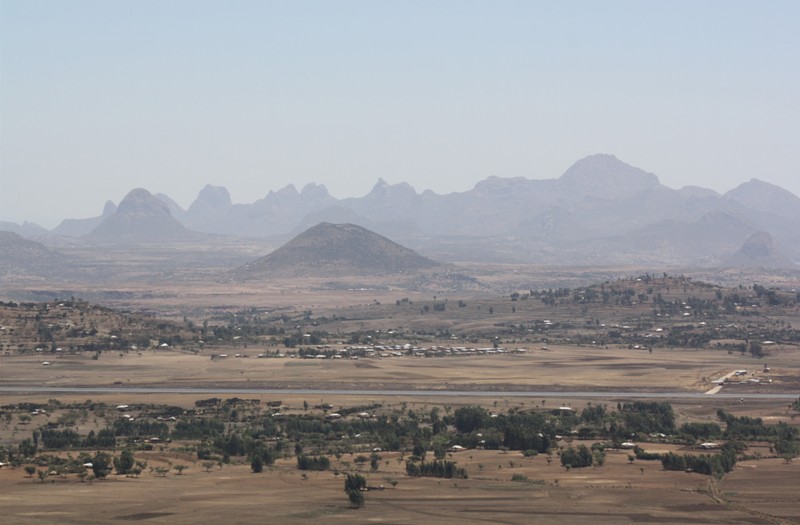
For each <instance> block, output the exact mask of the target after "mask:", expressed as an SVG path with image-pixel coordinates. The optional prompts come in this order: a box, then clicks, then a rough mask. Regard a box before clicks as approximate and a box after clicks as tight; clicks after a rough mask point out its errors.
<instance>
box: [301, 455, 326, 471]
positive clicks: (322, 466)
mask: <svg viewBox="0 0 800 525" xmlns="http://www.w3.org/2000/svg"><path fill="white" fill-rule="evenodd" d="M297 468H298V469H300V470H328V469H329V468H331V460H329V459H328V457H327V456H307V455H305V454H300V455H299V456H297Z"/></svg>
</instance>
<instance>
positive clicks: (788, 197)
mask: <svg viewBox="0 0 800 525" xmlns="http://www.w3.org/2000/svg"><path fill="white" fill-rule="evenodd" d="M322 222H328V223H351V224H355V225H359V226H362V227H364V228H366V229H368V230H371V231H374V232H376V233H379V234H380V235H383V236H386V237H388V238H390V239H392V240H393V241H395V242H399V243H401V244H403V245H405V246H407V247H409V248H412V249H414V250H416V251H417V252H420V253H421V254H423V255H425V256H429V257H431V258H433V259H436V260H438V261H442V262H459V261H463V262H508V263H535V264H567V265H586V264H592V265H598V264H647V265H667V266H676V265H694V266H707V267H713V266H749V265H752V266H759V267H780V268H793V267H795V262H796V261H800V198H798V197H797V196H795V195H793V194H792V193H790V192H788V191H786V190H784V189H782V188H780V187H778V186H774V185H772V184H769V183H766V182H762V181H759V180H757V179H752V180H750V181H749V182H746V183H744V184H742V185H740V186H739V187H737V188H735V189H733V190H731V191H729V192H727V193H725V194H724V195H721V194H719V193H717V192H715V191H713V190H709V189H704V188H700V187H684V188H681V189H678V190H674V189H670V188H667V187H665V186H663V185H661V184H660V183H659V180H658V178H657V177H656V175H654V174H652V173H648V172H646V171H643V170H641V169H639V168H636V167H633V166H630V165H627V164H625V163H624V162H622V161H620V160H618V159H617V158H616V157H614V156H612V155H593V156H590V157H586V158H584V159H581V160H579V161H578V162H576V163H575V164H574V165H573V166H571V167H570V168H569V169H568V170H567V171H566V172H565V173H564V174H563V175H562V176H561V177H559V178H556V179H544V180H531V179H526V178H522V177H517V178H500V177H489V178H487V179H486V180H484V181H482V182H480V183H478V184H477V185H476V186H475V188H473V189H472V190H469V191H465V192H461V193H451V194H446V195H440V194H436V193H433V192H432V191H424V192H422V193H418V192H417V191H416V190H415V189H414V188H412V187H411V186H410V185H408V184H406V183H400V184H394V185H390V184H388V183H387V182H385V181H383V180H382V179H381V180H379V181H378V183H377V184H376V185H375V186H374V188H373V189H372V191H370V192H369V193H368V194H367V195H365V196H363V197H358V198H352V197H351V198H344V199H336V198H334V197H333V196H331V195H330V194H329V193H328V191H327V189H326V188H325V187H324V186H321V185H317V184H308V185H306V186H304V187H303V188H302V189H301V190H300V191H297V189H296V188H295V187H294V186H292V185H290V186H287V187H285V188H283V189H281V190H279V191H274V192H273V191H271V192H270V193H269V194H268V195H267V196H265V197H264V198H262V199H259V200H257V201H255V202H252V203H249V204H234V203H233V202H232V201H231V198H230V195H229V193H228V190H227V189H226V188H224V187H220V186H206V187H205V188H203V189H202V190H201V191H200V193H199V195H198V196H197V198H196V200H195V201H194V202H193V203H192V204H191V205H190V206H189V208H188V209H186V210H184V209H182V208H181V207H180V206H179V205H177V204H176V203H175V202H174V201H173V200H172V199H170V198H169V197H168V196H166V195H152V194H150V193H149V192H148V191H147V190H144V189H135V190H133V191H131V193H129V194H128V196H126V198H125V199H123V201H122V202H120V203H119V205H115V204H114V203H112V202H109V203H107V204H106V206H105V208H104V210H103V213H102V214H101V215H99V216H96V217H92V218H88V219H67V220H65V221H63V222H62V223H61V224H60V225H59V226H58V227H57V228H55V229H54V230H53V231H52V232H48V231H47V230H44V229H43V228H40V227H36V226H35V225H31V224H29V223H26V224H25V225H22V226H20V225H15V224H9V223H4V224H3V225H2V228H0V229H5V230H10V231H14V232H15V233H18V234H19V235H21V236H23V237H27V238H29V239H33V240H38V241H40V242H43V243H45V244H48V243H51V242H53V243H57V241H56V239H59V238H60V239H61V240H62V242H63V239H64V238H65V237H68V238H75V241H76V242H86V243H100V244H102V243H112V244H113V243H175V242H181V243H191V242H206V241H209V240H212V241H213V239H215V238H219V237H218V236H237V237H252V238H276V239H277V240H281V241H285V240H288V239H289V238H291V237H294V236H296V235H298V234H300V233H302V232H303V231H305V230H306V229H308V228H310V227H312V226H315V225H317V224H319V223H322ZM793 261H794V262H793Z"/></svg>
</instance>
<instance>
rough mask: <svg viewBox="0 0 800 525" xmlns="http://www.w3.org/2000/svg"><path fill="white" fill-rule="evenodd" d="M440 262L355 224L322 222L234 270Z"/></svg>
mask: <svg viewBox="0 0 800 525" xmlns="http://www.w3.org/2000/svg"><path fill="white" fill-rule="evenodd" d="M436 266H439V263H437V262H435V261H432V260H430V259H428V258H426V257H423V256H421V255H419V254H417V253H416V252H414V251H412V250H409V249H408V248H404V247H403V246H400V245H399V244H396V243H394V242H392V241H390V240H389V239H387V238H386V237H382V236H380V235H378V234H376V233H373V232H371V231H369V230H367V229H364V228H362V227H360V226H356V225H353V224H330V223H327V222H324V223H320V224H318V225H316V226H314V227H312V228H310V229H308V230H306V231H305V232H303V233H301V234H300V235H298V236H297V237H295V238H294V239H292V240H291V241H289V242H288V243H286V244H285V245H283V246H281V247H280V248H278V249H277V250H275V251H274V252H272V253H270V254H269V255H266V256H264V257H261V258H260V259H257V260H256V261H253V262H252V263H249V264H246V265H244V266H241V267H239V268H237V269H236V270H234V271H233V272H232V275H233V277H234V278H236V279H253V278H263V277H277V276H306V277H331V276H344V275H376V274H392V273H412V272H416V271H419V270H425V269H429V268H434V267H436Z"/></svg>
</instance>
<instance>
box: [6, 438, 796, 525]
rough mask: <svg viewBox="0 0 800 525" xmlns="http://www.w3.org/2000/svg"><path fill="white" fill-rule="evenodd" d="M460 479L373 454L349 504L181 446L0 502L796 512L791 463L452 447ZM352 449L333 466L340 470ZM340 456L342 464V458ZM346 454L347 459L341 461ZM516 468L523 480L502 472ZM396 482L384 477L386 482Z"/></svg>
mask: <svg viewBox="0 0 800 525" xmlns="http://www.w3.org/2000/svg"><path fill="white" fill-rule="evenodd" d="M454 456H455V458H456V459H457V460H458V462H459V464H461V465H463V466H465V467H466V468H467V470H468V471H469V472H470V478H469V479H466V480H434V479H424V478H408V477H406V476H405V475H404V473H403V463H402V461H397V460H398V459H399V456H398V454H397V453H384V454H382V456H381V457H382V461H381V465H380V467H379V470H378V471H377V472H374V473H370V472H369V469H368V468H367V469H365V470H364V471H362V473H363V474H364V475H365V476H366V477H367V479H368V482H369V485H371V486H381V485H382V486H383V487H384V490H374V491H369V492H367V493H366V504H365V507H364V508H362V509H351V508H349V505H348V503H347V498H346V497H345V494H344V491H343V488H342V487H343V481H342V478H343V476H342V475H337V473H336V472H313V473H308V474H304V473H301V472H299V471H297V470H296V468H295V465H294V462H293V461H289V460H282V461H279V462H278V463H276V465H275V466H274V467H273V468H271V469H269V470H265V471H264V472H262V473H260V474H254V473H252V472H251V471H250V468H249V466H247V465H231V466H224V467H223V468H219V467H214V468H212V469H211V470H210V471H209V472H206V471H205V470H204V468H203V467H202V466H201V465H200V464H199V463H197V462H192V460H191V458H189V457H188V456H181V455H180V454H162V453H150V454H145V455H143V456H142V457H144V458H146V459H147V460H148V462H149V464H151V465H158V464H163V465H168V463H167V462H168V461H171V462H174V463H178V462H182V463H185V464H187V465H188V466H189V468H188V469H187V470H186V471H184V473H183V474H182V475H175V474H174V473H171V474H169V475H167V476H166V477H164V478H162V477H156V476H152V475H142V476H141V477H140V478H136V479H134V478H126V477H123V476H110V477H109V478H108V479H105V480H96V481H94V482H93V483H91V484H90V483H89V482H83V483H82V482H80V481H78V480H77V479H76V478H74V477H72V476H70V477H68V478H67V479H61V478H57V479H48V480H46V482H45V483H41V482H40V481H38V480H35V479H28V478H27V477H26V476H25V474H24V473H23V472H22V470H21V469H17V470H11V469H7V468H6V469H1V470H0V483H2V486H3V493H2V495H0V507H1V508H2V509H3V514H4V516H5V518H4V519H9V520H10V521H9V523H18V524H22V525H24V524H41V523H56V522H57V523H62V524H83V523H111V522H117V521H119V522H126V521H133V522H137V521H138V522H146V523H165V524H166V523H169V524H184V523H185V524H195V523H222V522H230V523H263V522H265V521H266V522H268V523H287V524H292V523H298V524H299V523H309V522H314V523H341V522H342V521H343V520H347V521H351V522H352V521H355V522H357V523H367V522H378V523H398V524H402V523H419V522H420V521H423V522H428V523H452V524H457V523H508V524H525V523H532V522H536V523H553V524H568V523H575V522H577V521H579V520H580V521H583V520H590V521H591V522H592V523H599V524H619V523H664V524H668V523H684V524H685V523H708V524H712V523H717V524H723V523H726V524H760V523H764V524H769V523H799V522H800V496H798V494H797V491H796V483H795V481H796V480H797V479H798V476H800V463H797V462H795V463H792V464H786V463H785V462H783V461H781V460H779V459H763V460H760V461H749V462H742V463H739V464H738V465H737V468H736V470H735V471H734V472H732V473H730V474H729V475H728V476H726V478H725V479H724V480H722V481H721V482H719V483H718V484H717V482H716V481H714V480H713V479H712V478H709V477H707V476H701V475H697V474H686V473H682V472H664V471H661V469H660V466H659V465H658V464H657V463H653V462H638V461H637V462H635V463H633V464H630V463H629V461H628V460H627V455H626V453H624V452H623V451H619V452H616V453H613V452H612V453H609V455H608V459H607V461H606V463H605V465H604V466H603V467H600V468H588V469H573V470H572V471H566V470H564V469H563V468H561V467H560V466H557V464H556V462H553V463H552V464H548V463H547V461H546V460H545V458H544V457H543V456H538V457H535V458H524V457H523V456H522V455H521V454H519V453H513V452H509V453H502V452H497V451H465V452H460V453H458V454H454ZM353 460H354V458H353V457H352V456H348V455H345V456H342V458H341V459H340V461H338V462H335V463H334V468H341V469H342V472H343V471H346V470H348V469H352V468H353V467H352V465H354V464H355V463H354V461H353ZM343 464H344V465H345V466H344V467H343V466H342V465H343ZM348 464H349V465H348ZM512 477H515V478H516V479H525V478H527V480H526V481H512ZM392 481H396V482H397V483H396V486H394V487H393V486H392V483H391V482H392Z"/></svg>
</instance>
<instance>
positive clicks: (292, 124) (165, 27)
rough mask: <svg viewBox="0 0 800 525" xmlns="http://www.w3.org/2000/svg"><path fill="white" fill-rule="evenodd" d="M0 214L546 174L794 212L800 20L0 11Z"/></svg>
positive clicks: (404, 5) (322, 5) (376, 11)
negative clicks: (770, 197)
mask: <svg viewBox="0 0 800 525" xmlns="http://www.w3.org/2000/svg"><path fill="white" fill-rule="evenodd" d="M0 10H1V11H0V220H8V221H13V222H22V221H31V222H35V223H38V224H41V225H42V226H45V227H48V228H52V227H54V226H56V225H57V224H58V223H59V222H60V221H61V220H63V219H65V218H83V217H91V216H96V215H99V214H100V212H101V211H102V209H103V204H104V203H105V201H106V200H109V199H110V200H113V201H114V202H116V203H119V201H120V200H121V199H122V198H123V197H124V196H125V194H127V193H128V192H129V191H130V190H131V189H133V188H136V187H143V188H146V189H148V190H149V191H151V192H153V193H165V194H167V195H169V196H170V197H171V198H172V199H174V200H175V201H176V202H178V204H180V205H181V206H182V207H184V208H186V207H188V205H189V204H191V202H192V201H193V200H194V198H195V197H196V196H197V193H198V192H199V191H200V189H202V188H203V187H204V186H205V185H206V184H213V185H218V186H225V187H226V188H228V189H229V191H230V193H231V197H232V199H233V201H234V202H237V203H251V202H253V201H255V200H258V199H260V198H263V197H264V196H266V195H267V194H268V193H269V191H271V190H272V191H277V190H279V189H280V188H282V187H285V186H286V185H287V184H294V185H295V186H296V187H297V189H298V190H300V189H302V187H303V186H304V185H305V184H308V183H318V184H323V185H325V186H326V187H327V188H328V190H329V191H330V192H331V194H332V195H334V196H335V197H338V198H344V197H359V196H363V195H365V194H366V193H368V192H369V191H370V189H371V188H372V187H373V185H374V184H375V182H376V181H377V180H378V179H379V178H383V179H385V180H386V181H387V182H389V183H391V184H394V183H399V182H408V183H409V184H411V185H412V186H414V188H415V189H416V190H417V191H418V192H422V191H424V190H428V189H430V190H432V191H434V192H436V193H440V194H443V193H450V192H455V191H459V192H460V191H466V190H469V189H471V188H472V187H474V185H475V184H476V183H477V182H479V181H481V180H483V179H486V178H487V177H490V176H498V177H525V178H529V179H550V178H557V177H559V176H560V175H561V174H562V173H563V172H564V171H565V170H566V169H567V168H569V166H570V165H572V164H573V163H574V162H575V161H577V160H579V159H581V158H583V157H586V156H588V155H592V154H595V153H608V154H613V155H615V156H616V157H617V158H619V159H620V160H621V161H623V162H626V163H628V164H631V165H633V166H636V167H638V168H641V169H643V170H645V171H647V172H651V173H654V174H656V175H657V176H658V178H659V180H660V181H661V183H662V184H664V185H665V186H668V187H670V188H676V189H677V188H680V187H682V186H685V185H694V186H702V187H706V188H710V189H713V190H715V191H717V192H719V193H724V192H726V191H728V190H730V189H733V188H735V187H736V186H738V185H740V184H742V183H744V182H746V181H748V180H750V179H751V178H757V179H760V180H764V181H766V182H769V183H772V184H775V185H778V186H781V187H783V188H785V189H787V190H788V191H791V192H792V193H794V194H795V195H800V176H798V175H800V173H798V168H797V167H798V166H799V165H800V147H798V138H800V100H798V97H797V95H796V94H797V93H798V92H800V66H798V63H797V60H796V56H795V55H796V51H797V49H800V34H798V32H797V31H796V30H795V27H794V24H795V21H796V20H798V18H800V17H799V16H798V15H800V4H797V3H796V2H788V1H772V2H758V3H756V2H721V1H719V2H704V3H695V2H647V3H645V2H633V1H613V2H603V3H596V2H582V1H572V2H570V1H566V2H513V1H509V2H450V1H445V2H437V3H426V2H412V1H409V2H364V1H344V2H336V3H329V2H319V1H314V2H311V1H307V2H292V3H279V2H249V1H240V2H226V3H224V4H223V3H221V2H210V1H209V2H188V1H175V2H169V3H162V2H155V1H142V2H136V3H130V4H125V3H108V2H100V1H73V2H65V3H45V2H27V1H16V0H0Z"/></svg>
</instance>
